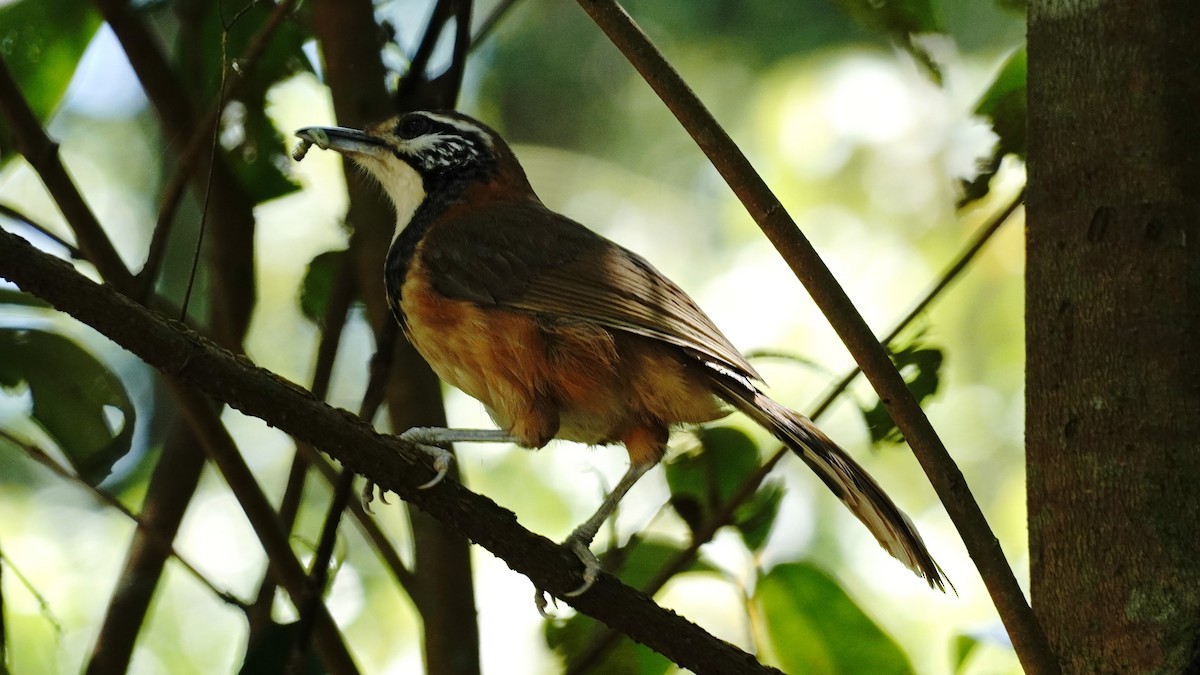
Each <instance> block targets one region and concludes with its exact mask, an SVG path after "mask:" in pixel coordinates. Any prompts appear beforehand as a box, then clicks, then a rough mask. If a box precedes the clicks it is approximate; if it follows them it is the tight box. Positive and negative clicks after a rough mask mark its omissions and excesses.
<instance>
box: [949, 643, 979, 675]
mask: <svg viewBox="0 0 1200 675" xmlns="http://www.w3.org/2000/svg"><path fill="white" fill-rule="evenodd" d="M977 646H979V640H976V639H975V638H973V637H971V636H970V635H958V636H956V637H955V638H954V671H953V672H956V673H961V672H963V666H965V665H966V663H967V657H968V656H970V655H971V652H973V651H975V647H977Z"/></svg>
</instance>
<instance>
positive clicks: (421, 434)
mask: <svg viewBox="0 0 1200 675" xmlns="http://www.w3.org/2000/svg"><path fill="white" fill-rule="evenodd" d="M428 432H429V429H426V428H423V427H413V428H412V429H409V430H408V431H405V432H404V433H402V434H400V438H401V439H402V440H405V441H408V442H409V443H412V444H413V445H415V446H417V447H418V448H420V449H421V451H422V452H424V453H425V454H427V455H429V456H430V458H432V459H433V469H434V471H437V475H436V476H434V477H433V478H431V479H430V480H428V481H427V482H425V483H422V484H421V485H418V486H417V489H418V490H428V489H429V488H431V487H433V486H434V485H437V484H438V483H440V482H442V479H443V478H445V477H446V472H448V471H450V460H451V459H453V458H454V455H452V454H450V451H449V450H443V449H442V448H439V447H437V446H434V445H428V439H429V435H428Z"/></svg>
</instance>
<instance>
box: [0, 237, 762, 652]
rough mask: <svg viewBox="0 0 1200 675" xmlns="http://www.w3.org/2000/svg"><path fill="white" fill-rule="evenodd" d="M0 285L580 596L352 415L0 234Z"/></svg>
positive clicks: (530, 546)
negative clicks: (36, 299)
mask: <svg viewBox="0 0 1200 675" xmlns="http://www.w3.org/2000/svg"><path fill="white" fill-rule="evenodd" d="M0 277H3V278H5V279H8V280H9V281H11V282H13V283H15V284H17V285H18V286H19V287H21V289H22V290H25V291H26V292H30V293H33V294H35V295H37V296H39V297H41V298H42V299H44V300H46V301H47V302H49V303H50V304H52V305H54V306H55V307H56V308H58V309H59V310H61V311H64V312H66V313H68V314H71V315H72V316H74V317H75V318H77V319H79V320H81V321H83V322H84V323H87V324H88V325H90V326H92V327H93V328H95V329H96V330H98V331H100V332H101V333H103V334H104V335H106V336H108V337H109V338H110V339H112V340H113V341H115V342H116V343H117V344H120V345H121V346H123V347H125V348H126V349H128V350H129V351H131V352H133V353H134V354H136V355H137V356H139V357H140V358H142V359H143V360H144V361H146V362H147V363H149V364H150V365H152V366H154V367H156V368H158V369H159V370H161V371H163V372H164V373H166V374H168V375H171V376H173V377H174V378H175V379H176V380H177V381H178V382H179V383H181V384H185V385H188V386H191V387H195V388H196V390H197V391H199V392H202V393H204V394H205V395H207V396H210V397H212V398H215V399H218V400H221V401H223V402H225V403H228V404H229V405H231V406H233V407H235V408H237V409H239V410H241V411H242V412H244V413H246V414H248V415H253V416H255V417H259V418H261V419H263V420H264V421H265V422H267V423H268V424H270V425H272V426H276V427H278V428H280V429H281V430H283V431H285V432H287V433H289V434H291V435H292V436H294V437H296V438H297V439H299V440H301V441H303V442H305V443H309V444H311V445H313V446H315V447H318V448H321V449H322V450H323V451H324V452H326V453H328V454H329V455H331V456H333V457H335V458H337V459H338V460H340V461H341V462H342V464H343V466H345V467H348V468H350V469H351V470H353V471H355V472H358V473H362V474H365V475H367V476H368V477H370V478H371V479H372V480H374V481H375V482H376V483H378V484H379V485H380V486H381V487H383V488H386V489H388V490H391V491H392V492H395V493H396V494H398V495H399V496H400V497H401V498H403V499H405V500H407V501H409V502H410V503H411V504H413V505H414V506H417V507H418V508H420V509H421V510H422V511H424V512H426V513H429V514H431V515H433V516H434V517H436V518H438V519H439V520H441V521H442V522H443V523H445V524H447V525H449V526H450V527H451V528H453V529H455V530H457V531H458V532H461V533H462V534H463V535H465V536H467V537H469V538H470V539H471V540H473V541H475V542H476V543H478V544H480V545H481V546H483V547H484V548H486V549H488V550H489V551H491V552H492V553H494V554H495V555H497V556H499V557H500V558H502V559H503V560H504V561H505V562H507V563H508V564H509V566H510V567H512V568H513V569H514V570H516V571H518V572H520V573H521V574H524V575H526V576H528V577H529V578H530V580H531V581H533V583H534V585H535V586H537V587H538V588H541V589H544V590H546V591H548V592H550V593H552V594H554V595H556V596H558V597H564V596H565V594H566V593H567V592H569V591H571V590H573V589H575V588H578V586H579V583H580V580H581V573H582V565H581V563H580V562H579V559H578V558H577V557H576V556H575V555H573V554H572V553H571V552H570V551H567V550H566V549H564V548H562V547H560V546H558V545H557V544H554V543H553V542H551V541H549V540H548V539H546V538H545V537H541V536H538V535H536V534H533V533H531V532H529V531H528V530H526V529H525V528H523V527H521V526H520V525H519V524H518V523H517V521H516V517H515V516H514V515H513V514H512V513H511V512H509V511H506V510H504V509H502V508H500V507H498V506H497V505H496V504H495V503H494V502H492V501H491V500H489V499H487V498H486V497H482V496H480V495H477V494H475V493H473V492H471V491H469V490H467V489H466V488H465V487H463V486H462V485H461V484H460V483H458V482H457V481H453V480H449V479H447V480H443V481H442V482H441V483H439V484H438V485H437V486H436V487H434V488H431V489H428V490H421V489H419V488H418V486H419V485H421V484H422V483H424V482H425V481H427V480H429V479H430V478H432V477H433V474H434V472H433V469H432V468H430V467H429V466H428V465H427V464H426V458H425V457H424V455H423V454H421V453H420V451H419V450H417V449H416V448H414V447H413V446H412V445H411V444H408V443H404V442H403V441H401V440H400V439H398V438H396V437H392V436H382V435H380V434H378V433H376V432H375V431H374V430H373V429H372V428H371V427H370V426H368V425H367V424H365V423H364V422H363V421H362V420H360V419H358V418H356V417H354V416H353V415H351V414H350V413H348V412H346V411H344V410H339V409H334V408H331V407H330V406H328V405H326V404H324V403H322V402H321V401H318V400H316V399H315V398H314V397H313V396H312V395H311V394H310V393H309V392H307V391H305V390H304V389H302V388H300V387H298V386H296V385H294V384H292V383H290V382H287V381H285V380H283V379H281V378H279V377H278V376H276V375H273V374H272V373H270V372H268V371H266V370H263V369H261V368H258V367H257V366H255V365H254V364H253V363H251V362H250V361H249V360H247V359H245V358H244V357H239V356H236V355H234V354H232V353H230V352H229V351H227V350H224V349H221V348H220V347H218V346H216V345H215V344H214V343H212V342H211V341H209V340H207V339H206V338H204V337H201V336H200V335H198V334H196V333H195V332H193V331H191V330H189V329H187V328H186V327H184V326H182V325H180V324H178V323H176V322H172V321H169V320H165V319H163V318H162V317H160V316H158V315H155V314H153V313H152V312H150V311H149V310H147V309H146V308H145V307H142V306H141V305H138V304H136V303H134V302H132V301H131V300H129V299H128V298H126V297H124V296H122V295H120V294H118V293H115V292H113V291H112V290H111V289H109V288H106V287H103V286H101V285H99V284H96V283H95V282H93V281H91V280H89V279H87V278H85V277H83V276H82V275H80V274H78V273H77V272H75V271H74V270H73V269H72V268H71V267H70V266H69V265H67V264H66V263H64V262H62V261H60V260H57V259H54V258H51V257H50V256H47V255H46V254H44V253H41V252H40V251H38V250H37V249H35V248H34V247H33V246H31V245H30V244H29V243H28V242H26V241H25V240H23V239H21V238H20V237H17V236H16V235H12V234H9V233H7V232H0ZM273 560H274V557H273ZM297 571H298V570H297ZM567 602H569V603H570V604H571V605H572V606H574V607H575V608H576V609H578V610H579V611H581V612H583V613H585V614H588V615H589V616H592V617H595V618H596V619H598V620H600V621H602V622H604V623H605V624H608V625H610V626H613V627H616V628H618V629H619V630H621V631H622V632H624V633H625V634H626V635H629V636H630V637H631V638H633V639H634V640H636V641H638V642H641V643H642V644H645V645H646V646H648V647H650V648H651V649H654V650H655V651H658V652H660V653H662V654H663V655H665V656H666V657H667V658H669V659H671V660H672V661H674V662H675V663H678V664H679V665H681V666H683V667H685V668H689V669H691V670H694V671H697V672H722V673H763V672H778V671H775V670H773V669H770V668H767V667H765V666H763V665H761V664H759V663H758V662H757V661H755V660H754V657H752V656H751V655H749V654H747V653H745V652H743V651H741V650H739V649H737V648H736V647H734V646H732V645H730V644H728V643H726V642H724V641H722V640H719V639H717V638H715V637H713V636H712V635H710V634H708V633H707V632H705V631H704V630H703V629H701V628H700V627H698V626H696V625H695V624H693V623H691V622H690V621H687V620H685V619H683V618H682V617H680V616H679V615H677V614H675V613H674V612H670V611H667V610H664V609H662V608H661V607H659V606H658V605H656V604H655V603H654V601H653V600H652V599H650V598H648V597H646V596H645V595H643V594H641V593H639V592H638V591H636V590H634V589H632V588H629V587H628V586H625V585H624V584H622V583H621V582H620V581H619V580H618V579H616V578H615V577H613V576H612V575H610V574H607V573H602V574H601V575H600V578H599V579H598V580H597V581H596V583H595V585H594V586H593V587H592V589H591V590H589V591H588V592H587V593H585V594H583V595H582V596H580V597H577V598H570V599H568V600H567Z"/></svg>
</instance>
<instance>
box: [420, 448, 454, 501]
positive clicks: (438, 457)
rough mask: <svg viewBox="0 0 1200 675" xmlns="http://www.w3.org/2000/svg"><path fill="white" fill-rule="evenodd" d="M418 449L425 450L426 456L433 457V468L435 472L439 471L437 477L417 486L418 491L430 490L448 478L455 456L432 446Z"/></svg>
mask: <svg viewBox="0 0 1200 675" xmlns="http://www.w3.org/2000/svg"><path fill="white" fill-rule="evenodd" d="M418 447H420V448H421V449H422V450H424V451H425V452H426V454H428V455H430V456H431V457H433V468H434V470H435V471H437V475H436V476H434V477H433V478H431V479H429V480H428V481H426V482H424V483H422V484H420V485H418V486H417V489H418V490H428V489H429V488H431V487H433V486H434V485H437V484H438V483H440V482H442V479H443V478H445V477H446V472H447V471H449V470H450V459H451V458H452V457H453V455H451V454H450V452H449V451H447V450H443V449H441V448H435V447H433V446H432V445H421V446H418Z"/></svg>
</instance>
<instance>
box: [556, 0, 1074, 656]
mask: <svg viewBox="0 0 1200 675" xmlns="http://www.w3.org/2000/svg"><path fill="white" fill-rule="evenodd" d="M577 1H578V3H579V5H580V6H581V7H582V8H583V10H584V11H585V12H587V13H588V15H589V16H591V17H592V20H593V21H595V22H596V25H597V26H599V27H600V29H601V30H602V31H604V33H605V34H606V35H607V36H608V38H609V39H610V40H611V41H612V42H613V44H614V45H616V47H617V49H619V50H620V51H621V53H622V54H624V55H625V58H627V59H628V60H629V62H630V64H632V65H633V67H634V68H635V69H637V71H638V72H639V73H640V74H641V76H642V78H643V79H645V81H646V83H647V84H649V85H650V87H651V88H652V89H654V91H655V93H657V94H658V96H659V98H661V99H662V101H663V102H664V103H665V104H666V105H667V107H668V108H669V109H670V110H671V112H672V113H673V114H674V115H675V117H676V118H677V119H678V120H679V122H680V124H681V125H683V127H684V128H685V129H686V130H687V131H688V133H689V134H690V135H691V136H692V138H693V139H694V140H695V141H696V144H697V145H698V146H700V149H701V150H703V151H704V154H705V155H707V156H708V158H709V161H711V162H712V164H713V166H714V167H715V168H716V169H717V171H718V172H719V173H720V174H721V177H722V178H724V179H725V182H726V183H728V184H729V187H730V188H732V189H733V192H734V194H736V195H737V197H738V199H739V200H741V202H742V204H743V205H744V206H745V208H746V211H747V212H748V213H749V214H750V216H751V217H752V218H754V220H755V222H757V223H758V225H759V227H760V228H761V229H762V231H763V233H764V234H766V235H767V238H768V239H769V240H770V241H771V243H772V244H774V246H775V248H776V250H778V251H779V254H780V255H781V256H782V257H783V259H784V260H785V261H786V262H787V264H788V266H789V267H791V269H792V272H793V273H794V274H795V275H796V278H797V279H799V280H800V282H801V283H802V284H804V287H805V289H806V290H807V291H808V293H809V295H811V296H812V299H813V301H814V302H815V303H816V304H817V306H818V307H819V308H820V309H821V312H822V313H823V314H824V315H825V317H826V318H827V319H828V320H829V323H830V325H831V326H832V327H833V329H834V330H835V331H836V332H837V334H838V336H839V337H840V338H841V339H842V342H843V343H845V345H846V348H847V349H848V350H849V351H850V353H851V355H852V356H853V357H854V360H855V361H857V362H858V364H859V367H861V368H862V370H863V373H864V374H865V375H866V376H867V380H869V381H870V383H871V386H873V387H874V388H875V391H876V392H878V394H879V398H880V400H881V401H883V403H884V405H885V406H886V407H887V409H888V412H889V413H890V414H891V415H892V419H894V420H895V421H896V426H897V427H898V428H899V429H900V431H901V432H902V433H903V434H904V437H905V438H906V439H907V440H908V443H909V446H910V447H912V449H913V454H914V455H916V457H917V460H918V461H919V462H920V463H921V467H922V468H923V469H924V470H925V474H926V475H927V476H928V477H929V482H930V483H931V484H932V485H933V488H934V490H935V491H936V492H937V494H938V497H939V498H940V499H941V501H942V504H943V505H944V506H945V508H946V512H947V513H948V514H949V515H950V519H951V520H952V521H953V522H954V525H955V527H956V528H957V529H958V532H959V535H960V536H961V537H962V540H963V543H964V545H965V546H966V548H967V551H968V553H970V555H971V558H972V560H973V561H974V562H975V566H976V568H977V569H978V570H979V573H980V576H981V577H982V578H983V582H984V584H985V585H986V586H987V589H988V592H989V593H990V594H991V597H992V602H993V603H995V605H996V610H997V612H998V613H999V615H1000V620H1001V621H1002V622H1003V623H1004V626H1005V628H1006V629H1007V630H1008V634H1009V637H1010V638H1011V640H1012V643H1013V648H1014V649H1015V650H1016V652H1017V656H1018V658H1019V659H1020V661H1021V665H1022V666H1024V668H1025V669H1026V671H1028V672H1031V673H1057V672H1059V665H1058V660H1057V659H1056V657H1055V656H1054V653H1053V651H1052V650H1051V649H1050V645H1049V643H1048V642H1047V640H1046V636H1045V633H1044V632H1043V631H1042V629H1041V626H1040V625H1039V624H1038V620H1037V617H1036V616H1035V615H1034V613H1033V610H1032V609H1030V607H1029V603H1028V602H1027V601H1026V600H1025V596H1024V594H1023V593H1022V591H1021V587H1020V585H1018V584H1017V580H1016V577H1014V576H1013V573H1012V569H1011V568H1010V567H1009V566H1008V562H1007V560H1005V557H1004V551H1003V550H1002V549H1001V548H1000V542H999V541H998V540H997V539H996V535H995V534H993V533H992V530H991V527H990V526H989V525H988V523H987V519H986V518H984V516H983V512H982V511H981V510H980V508H979V504H978V503H976V501H975V498H974V497H973V496H972V495H971V490H970V488H969V487H968V486H967V482H966V479H965V478H964V477H963V475H962V472H961V471H960V470H959V469H958V465H957V464H955V462H954V460H953V458H951V457H950V454H949V453H948V452H947V451H946V447H945V445H944V444H943V443H942V441H941V439H940V438H938V435H937V432H936V431H934V429H933V425H932V424H930V423H929V419H928V418H927V417H926V416H925V411H924V410H922V409H921V406H920V403H918V402H917V400H916V398H915V397H914V396H913V395H912V392H911V391H909V389H908V386H907V385H906V384H905V382H904V378H903V377H901V376H900V373H899V372H898V371H897V370H896V367H895V366H894V365H893V364H892V361H891V359H890V358H888V355H887V352H886V351H885V350H884V349H883V347H882V346H881V345H880V344H879V342H878V341H877V340H876V339H875V336H874V334H873V333H872V332H871V328H870V327H869V326H868V325H867V323H866V321H864V320H863V318H862V316H861V315H859V313H858V311H857V310H856V309H855V308H854V304H853V303H852V302H851V301H850V298H849V297H848V296H847V295H846V293H845V291H844V290H842V287H841V286H840V285H839V284H838V282H837V279H836V278H835V277H834V276H833V274H832V273H831V272H830V271H829V268H828V267H827V266H826V265H825V262H824V261H823V260H821V257H820V256H819V255H818V254H817V252H816V250H815V249H814V248H813V246H812V244H811V243H809V241H808V239H807V238H805V236H804V235H803V233H801V232H800V230H799V228H797V227H796V223H795V222H794V221H793V220H792V218H791V216H790V215H788V213H787V210H786V209H784V207H783V205H782V204H781V203H780V202H779V199H778V198H777V197H775V195H774V194H773V193H772V192H771V189H770V188H769V187H767V184H766V182H764V181H763V179H762V177H760V176H759V175H758V173H757V172H755V170H754V167H753V166H751V164H750V162H749V160H747V159H746V157H745V155H743V154H742V152H741V150H739V149H738V147H737V145H736V144H735V143H734V142H733V140H732V139H731V138H730V137H729V135H728V134H727V133H725V130H724V129H722V128H721V126H720V125H719V124H718V123H717V121H716V119H714V118H713V116H712V114H711V113H710V112H709V111H708V109H707V108H705V107H704V104H703V103H702V102H701V101H700V99H699V98H698V97H697V96H696V94H695V93H694V92H693V91H692V90H691V89H690V88H689V87H688V86H687V83H685V82H684V81H683V79H682V78H681V77H680V76H679V74H678V73H677V72H676V71H675V70H674V68H672V67H671V65H670V64H669V63H668V62H667V60H666V59H665V58H664V57H663V55H662V54H661V53H660V52H659V51H658V50H657V49H656V48H655V47H654V45H653V44H652V43H651V42H650V39H649V38H648V37H647V36H646V34H645V33H644V32H642V30H641V28H639V27H638V26H637V24H636V23H634V21H633V19H632V18H631V17H630V16H629V14H627V13H626V12H625V10H624V9H623V8H622V7H621V5H620V4H618V3H617V2H616V0H577Z"/></svg>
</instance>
